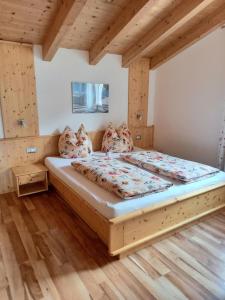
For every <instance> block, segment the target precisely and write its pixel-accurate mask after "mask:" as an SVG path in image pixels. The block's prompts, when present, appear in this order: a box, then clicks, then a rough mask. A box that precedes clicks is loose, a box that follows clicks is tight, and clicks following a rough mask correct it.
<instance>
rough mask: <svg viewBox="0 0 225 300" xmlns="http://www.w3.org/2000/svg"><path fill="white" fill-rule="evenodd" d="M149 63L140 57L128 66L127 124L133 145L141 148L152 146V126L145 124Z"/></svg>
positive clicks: (146, 120)
mask: <svg viewBox="0 0 225 300" xmlns="http://www.w3.org/2000/svg"><path fill="white" fill-rule="evenodd" d="M149 65H150V61H149V59H148V58H141V59H139V60H138V61H135V62H133V63H132V64H131V65H130V67H129V91H128V125H129V128H130V130H131V133H132V136H133V139H134V144H135V146H137V147H141V148H152V146H153V127H152V126H150V127H148V126H147V122H148V94H149ZM138 114H139V115H140V116H141V117H140V118H138ZM138 138H140V139H138Z"/></svg>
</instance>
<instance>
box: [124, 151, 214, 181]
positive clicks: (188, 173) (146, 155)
mask: <svg viewBox="0 0 225 300" xmlns="http://www.w3.org/2000/svg"><path fill="white" fill-rule="evenodd" d="M121 157H122V159H123V160H125V161H128V162H130V163H132V164H134V165H137V166H139V167H141V168H144V169H147V170H149V171H152V172H154V173H158V174H161V175H164V176H167V177H170V178H173V179H175V180H180V181H183V182H191V181H195V180H198V179H200V178H202V177H205V176H209V175H212V174H214V173H217V172H219V170H218V169H216V168H213V167H210V166H207V165H203V164H200V163H197V162H193V161H188V160H184V159H181V158H177V157H173V156H170V155H167V154H163V153H160V152H157V151H141V152H136V153H134V154H128V155H122V156H121Z"/></svg>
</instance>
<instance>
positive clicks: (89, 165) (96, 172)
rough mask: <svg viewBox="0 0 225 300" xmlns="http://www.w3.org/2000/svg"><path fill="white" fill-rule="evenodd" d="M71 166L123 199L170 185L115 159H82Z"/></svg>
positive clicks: (163, 188) (159, 189)
mask: <svg viewBox="0 0 225 300" xmlns="http://www.w3.org/2000/svg"><path fill="white" fill-rule="evenodd" d="M72 166H73V167H74V168H75V170H76V171H77V172H79V173H81V174H82V175H84V176H86V177H87V178H88V179H89V180H91V181H93V182H94V183H96V184H98V185H99V186H101V187H103V188H104V189H106V190H107V191H110V192H114V193H115V194H116V195H118V196H119V197H120V198H123V199H129V198H132V197H135V196H143V195H144V194H147V193H154V192H160V191H162V190H165V189H166V188H168V187H170V186H171V185H172V183H170V182H168V181H166V180H164V179H161V178H160V177H158V176H156V175H153V174H150V173H149V172H147V171H145V170H142V169H140V168H138V167H136V166H133V165H130V164H128V163H126V162H124V161H122V160H119V159H116V158H110V157H100V158H96V157H91V158H84V159H79V160H77V161H74V162H72Z"/></svg>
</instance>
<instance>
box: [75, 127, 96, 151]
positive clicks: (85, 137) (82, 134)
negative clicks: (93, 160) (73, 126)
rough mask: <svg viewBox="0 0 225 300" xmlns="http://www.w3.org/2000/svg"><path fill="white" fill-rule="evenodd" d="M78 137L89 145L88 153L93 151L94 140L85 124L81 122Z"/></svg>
mask: <svg viewBox="0 0 225 300" xmlns="http://www.w3.org/2000/svg"><path fill="white" fill-rule="evenodd" d="M77 138H78V140H79V141H82V142H83V144H85V145H87V147H88V153H89V154H90V153H92V151H93V149H92V141H91V139H90V138H89V136H88V133H87V131H86V129H85V127H84V124H81V125H80V127H79V129H78V131H77Z"/></svg>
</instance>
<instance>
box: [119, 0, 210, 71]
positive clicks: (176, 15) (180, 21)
mask: <svg viewBox="0 0 225 300" xmlns="http://www.w3.org/2000/svg"><path fill="white" fill-rule="evenodd" d="M214 1H215V0H191V1H181V4H180V5H178V6H177V7H176V8H175V9H174V10H173V11H172V12H171V13H170V14H169V16H167V17H166V18H165V19H163V20H162V21H160V22H159V23H158V24H156V26H155V27H154V28H149V31H148V33H147V34H146V35H145V36H143V37H142V38H141V39H140V40H139V41H138V42H137V43H135V44H134V45H133V46H132V47H131V48H130V49H129V50H128V51H127V52H126V53H125V54H124V55H123V58H122V65H123V67H128V66H129V65H130V64H131V63H132V62H133V61H135V60H136V59H138V58H139V57H141V56H144V54H145V53H146V52H149V51H150V50H152V49H153V48H155V47H157V46H158V45H159V44H160V43H161V42H162V41H163V40H165V39H166V38H167V37H168V36H169V35H171V34H172V33H174V32H175V31H176V30H177V29H179V28H180V27H182V26H183V25H184V24H185V23H187V22H188V21H190V20H191V19H192V18H193V17H195V16H196V15H197V14H199V13H200V12H201V11H202V10H203V9H205V8H206V7H207V6H208V5H209V4H211V3H212V2H214Z"/></svg>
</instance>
